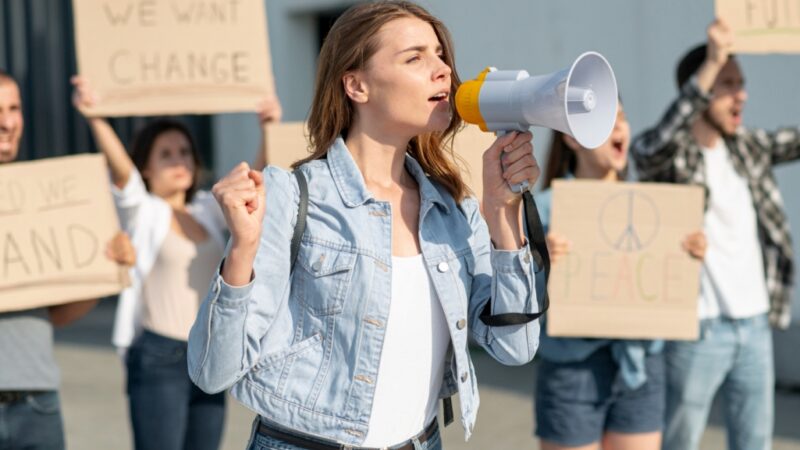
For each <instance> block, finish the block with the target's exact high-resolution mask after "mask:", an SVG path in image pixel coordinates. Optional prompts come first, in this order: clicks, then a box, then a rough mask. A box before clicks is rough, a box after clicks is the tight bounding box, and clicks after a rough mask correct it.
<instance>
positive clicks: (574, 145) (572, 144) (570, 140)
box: [564, 134, 583, 152]
mask: <svg viewBox="0 0 800 450" xmlns="http://www.w3.org/2000/svg"><path fill="white" fill-rule="evenodd" d="M564 143H565V144H567V147H569V148H571V149H572V150H573V151H575V152H577V151H578V150H583V146H581V144H579V143H578V141H576V140H575V138H574V137H572V136H570V135H568V134H565V135H564Z"/></svg>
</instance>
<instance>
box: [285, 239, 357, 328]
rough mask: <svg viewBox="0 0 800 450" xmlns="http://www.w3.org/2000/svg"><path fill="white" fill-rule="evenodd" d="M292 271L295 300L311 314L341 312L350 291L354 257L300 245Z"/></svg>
mask: <svg viewBox="0 0 800 450" xmlns="http://www.w3.org/2000/svg"><path fill="white" fill-rule="evenodd" d="M297 262H298V263H299V264H298V266H297V267H296V268H295V269H296V271H297V274H296V275H298V277H297V281H296V285H295V286H294V288H295V289H296V292H297V299H298V300H299V301H300V302H301V303H302V304H303V306H305V307H306V308H307V309H308V310H309V311H311V313H313V314H315V315H329V314H337V313H340V312H342V309H343V308H344V302H345V299H346V298H347V294H348V292H349V290H350V281H351V279H352V276H353V268H354V267H355V264H356V254H355V253H351V252H346V251H342V250H336V249H332V248H328V247H324V246H321V245H318V244H311V243H305V242H304V243H303V244H302V245H301V246H300V253H299V254H298V257H297Z"/></svg>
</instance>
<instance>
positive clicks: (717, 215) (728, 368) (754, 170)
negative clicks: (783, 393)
mask: <svg viewBox="0 0 800 450" xmlns="http://www.w3.org/2000/svg"><path fill="white" fill-rule="evenodd" d="M732 44H733V33H732V31H731V29H730V28H729V27H728V25H727V24H726V23H724V22H723V21H722V20H719V19H718V20H716V21H715V22H713V23H712V24H711V25H710V26H709V27H708V42H707V44H706V45H701V46H699V47H697V48H695V49H693V50H691V51H690V52H688V53H687V54H686V55H685V56H684V57H683V59H682V60H681V62H680V64H679V65H678V70H677V78H678V85H679V87H680V95H679V97H678V99H677V100H675V101H674V102H673V103H672V105H671V106H670V107H669V109H668V110H667V112H666V114H665V115H664V117H663V118H662V119H661V121H660V122H659V123H658V124H657V125H656V126H655V127H654V128H653V129H650V130H648V131H645V132H644V133H643V134H642V135H641V136H639V137H638V138H637V139H636V140H635V142H634V143H633V146H632V154H633V157H634V159H635V161H636V165H637V168H638V170H639V174H640V176H641V179H642V180H644V181H662V182H671V183H682V184H693V185H699V186H703V187H704V188H705V190H706V211H705V219H704V222H705V223H704V228H705V233H706V236H707V239H708V249H707V251H706V258H705V261H704V264H703V271H702V274H701V278H700V298H699V308H698V313H699V317H700V319H701V322H700V338H699V339H698V340H697V341H693V342H685V341H684V342H671V343H669V344H668V345H667V348H666V351H665V355H666V361H667V364H666V367H667V413H666V424H665V428H664V444H663V448H664V449H665V450H678V449H679V450H694V449H696V448H697V447H698V444H699V442H700V438H701V436H702V434H703V430H704V428H705V425H706V422H707V420H708V412H709V409H710V407H711V402H712V400H713V398H714V395H715V394H716V392H717V391H719V390H721V391H722V394H723V395H724V398H725V421H726V427H727V432H728V448H730V449H742V450H745V449H753V450H756V449H757V450H764V449H768V448H771V435H772V426H773V415H774V413H773V409H774V408H773V398H774V377H775V375H774V364H773V353H772V334H771V332H770V327H769V325H770V324H771V325H772V326H775V327H779V328H786V327H787V326H788V325H789V314H790V311H791V308H790V304H789V302H790V299H791V287H792V280H793V268H794V266H793V261H792V244H791V237H790V235H789V224H788V221H787V219H786V215H785V212H784V208H783V201H782V199H781V195H780V192H779V190H778V185H777V183H776V181H775V177H774V175H773V167H774V166H775V165H777V164H782V163H785V162H789V161H793V160H796V159H798V158H800V130H798V128H790V129H789V128H787V129H781V130H778V131H775V132H766V131H763V130H754V129H746V128H744V127H742V111H743V107H744V104H745V101H746V100H747V93H746V92H745V89H744V78H743V76H742V72H741V70H740V69H739V64H738V63H737V61H736V58H735V57H734V55H732V54H731V53H730V50H731V48H732Z"/></svg>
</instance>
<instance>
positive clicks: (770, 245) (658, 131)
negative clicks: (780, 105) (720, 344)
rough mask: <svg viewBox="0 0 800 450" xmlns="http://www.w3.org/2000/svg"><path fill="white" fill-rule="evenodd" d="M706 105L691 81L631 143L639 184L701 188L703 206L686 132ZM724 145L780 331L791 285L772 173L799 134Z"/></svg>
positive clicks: (757, 134)
mask: <svg viewBox="0 0 800 450" xmlns="http://www.w3.org/2000/svg"><path fill="white" fill-rule="evenodd" d="M709 101H710V97H709V96H708V95H705V94H703V93H702V92H701V91H700V89H699V88H698V86H697V82H696V80H695V79H694V78H692V79H691V80H690V81H689V82H687V83H686V84H685V85H684V86H683V88H682V89H681V94H680V96H679V97H678V99H677V100H675V102H673V103H672V105H670V107H669V109H667V112H666V114H664V117H663V118H662V119H661V121H660V122H659V123H658V124H657V125H656V126H655V127H654V128H652V129H650V130H647V131H645V132H644V133H642V134H641V135H639V136H638V137H637V138H636V139H635V140H634V142H633V145H632V152H631V153H632V156H633V159H634V161H635V162H636V167H637V169H638V171H639V176H640V178H641V180H642V181H660V182H668V183H681V184H694V185H699V186H702V187H703V188H705V191H706V205H707V204H708V195H709V192H708V186H707V185H706V169H705V162H704V160H703V152H702V151H701V149H700V146H699V145H698V143H697V141H696V140H695V138H694V137H693V136H692V131H691V126H692V123H693V122H694V120H695V119H696V118H697V117H698V115H700V114H702V113H703V112H704V111H705V110H706V109H707V108H708V105H709ZM725 145H727V147H728V149H729V151H730V157H731V163H732V164H733V167H734V169H735V170H736V172H737V173H738V174H739V175H740V176H741V177H743V178H744V179H745V180H746V181H747V185H748V187H749V188H750V194H751V195H752V197H753V207H754V208H755V211H756V217H757V222H758V238H759V241H760V244H761V251H762V254H763V257H764V275H765V276H766V284H767V291H768V294H769V299H770V312H769V318H770V322H771V323H772V325H773V326H776V327H779V328H786V327H788V326H789V321H790V319H791V304H790V302H791V298H792V283H793V280H794V263H793V261H792V259H793V251H792V238H791V235H790V233H789V222H788V220H787V219H786V213H785V212H784V207H783V199H782V198H781V193H780V191H779V190H778V184H777V183H776V182H775V175H774V174H773V172H772V168H773V166H775V165H776V164H781V163H785V162H789V161H793V160H796V159H800V128H785V129H780V130H778V131H776V132H772V133H770V132H766V131H764V130H760V129H752V130H750V129H746V128H744V127H740V128H739V130H737V132H736V134H735V135H733V136H727V137H725Z"/></svg>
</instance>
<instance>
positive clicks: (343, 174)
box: [327, 136, 450, 214]
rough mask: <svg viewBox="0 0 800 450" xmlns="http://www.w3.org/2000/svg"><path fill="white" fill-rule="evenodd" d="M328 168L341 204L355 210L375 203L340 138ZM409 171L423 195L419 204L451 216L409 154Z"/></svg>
mask: <svg viewBox="0 0 800 450" xmlns="http://www.w3.org/2000/svg"><path fill="white" fill-rule="evenodd" d="M327 160H328V167H329V168H330V171H331V174H332V175H333V181H334V183H335V184H336V188H337V189H338V190H339V195H340V196H341V197H342V201H344V204H345V205H347V206H348V207H351V208H354V207H356V206H361V205H363V204H364V203H366V202H367V201H368V200H371V199H372V200H374V196H373V195H372V193H371V192H370V191H369V190H368V189H367V186H366V184H365V183H364V177H363V176H362V175H361V171H360V170H359V169H358V166H357V165H356V162H355V161H354V160H353V156H352V155H351V154H350V150H348V149H347V146H346V145H345V143H344V139H342V137H341V136H339V137H338V138H336V141H334V143H333V145H332V146H331V148H330V149H329V150H328V156H327ZM405 166H406V170H408V173H409V174H411V176H413V177H414V179H415V180H416V181H417V185H418V186H419V193H420V205H425V204H426V203H432V204H435V205H438V206H439V207H440V208H442V209H443V210H444V211H445V213H448V214H449V213H450V209H449V207H448V206H447V202H445V199H444V197H442V194H441V193H440V192H439V190H438V189H437V188H436V186H434V184H433V183H432V182H431V181H430V179H428V177H427V175H425V172H424V171H423V170H422V166H420V165H419V163H418V162H417V160H415V159H414V158H412V157H411V156H410V155H406V161H405Z"/></svg>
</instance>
